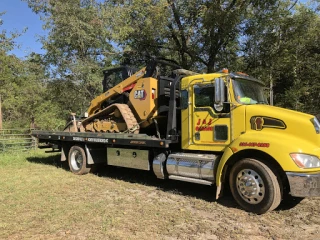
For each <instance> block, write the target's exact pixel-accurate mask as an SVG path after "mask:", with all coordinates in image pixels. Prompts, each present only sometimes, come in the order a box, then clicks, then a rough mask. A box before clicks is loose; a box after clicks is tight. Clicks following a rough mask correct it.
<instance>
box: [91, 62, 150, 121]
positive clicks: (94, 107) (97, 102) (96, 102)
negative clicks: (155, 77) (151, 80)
mask: <svg viewBox="0 0 320 240" xmlns="http://www.w3.org/2000/svg"><path fill="white" fill-rule="evenodd" d="M145 74H146V67H144V68H142V69H140V70H139V71H138V72H136V73H135V74H133V75H132V76H130V77H128V78H127V79H125V80H124V81H122V82H120V83H119V84H117V85H116V86H114V87H113V88H111V89H109V90H107V91H106V92H104V93H102V94H101V95H99V96H98V97H96V98H95V99H93V100H92V101H91V104H90V107H89V109H88V115H89V117H90V116H92V115H93V114H95V113H97V112H99V110H101V104H102V103H103V102H104V101H106V100H108V99H110V98H112V97H113V96H116V95H118V94H121V93H123V92H124V91H125V90H126V88H127V87H130V86H131V85H133V84H135V83H136V82H137V81H138V80H139V79H140V78H143V77H144V75H145Z"/></svg>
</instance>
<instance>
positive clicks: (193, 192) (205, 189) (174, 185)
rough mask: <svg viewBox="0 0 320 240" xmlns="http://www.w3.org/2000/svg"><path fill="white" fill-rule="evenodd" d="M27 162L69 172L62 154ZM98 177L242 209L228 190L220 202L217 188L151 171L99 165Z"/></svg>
mask: <svg viewBox="0 0 320 240" xmlns="http://www.w3.org/2000/svg"><path fill="white" fill-rule="evenodd" d="M27 161H29V162H31V163H36V164H45V165H51V166H55V167H57V168H62V169H64V170H66V171H70V170H69V166H68V163H67V162H61V161H60V154H55V155H50V156H48V157H29V158H27ZM94 174H95V175H96V176H99V177H102V178H112V179H117V180H123V181H126V182H130V183H138V184H142V185H146V186H152V187H157V188H158V189H160V190H161V191H164V192H172V193H174V194H179V195H183V196H190V197H194V198H199V199H202V200H205V201H207V202H215V201H217V202H218V203H219V204H221V205H223V206H225V207H228V208H240V207H239V206H238V205H237V203H236V202H235V201H234V199H233V197H232V196H231V193H230V190H229V189H228V188H226V190H225V191H224V195H223V197H222V198H220V199H219V200H216V199H215V196H216V187H215V186H205V185H200V184H195V183H188V182H181V181H175V180H161V179H158V178H156V177H155V175H154V174H153V173H152V172H151V171H142V170H136V169H130V168H121V167H114V166H107V165H99V166H98V169H97V171H96V173H94ZM302 199H303V198H293V197H288V198H287V199H285V200H283V201H282V202H281V204H280V206H279V207H278V208H277V209H276V210H289V209H291V208H294V207H295V206H296V205H298V204H299V203H300V202H301V200H302Z"/></svg>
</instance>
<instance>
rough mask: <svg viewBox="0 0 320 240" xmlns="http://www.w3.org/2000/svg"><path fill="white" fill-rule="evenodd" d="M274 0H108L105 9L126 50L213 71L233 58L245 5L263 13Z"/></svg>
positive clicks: (244, 13)
mask: <svg viewBox="0 0 320 240" xmlns="http://www.w3.org/2000/svg"><path fill="white" fill-rule="evenodd" d="M276 2H277V1H275V0H269V1H263V2H261V1H250V0H245V1H205V0H191V1H178V0H177V1H170V0H168V1H167V0H158V1H148V0H136V1H107V2H106V3H105V14H106V15H108V16H109V22H110V24H111V27H110V30H111V32H112V34H113V35H112V37H113V39H115V40H116V42H118V43H119V46H120V47H121V48H122V49H123V50H124V51H126V50H128V51H131V52H133V53H136V54H138V55H143V54H145V55H147V54H150V55H156V56H159V55H160V56H171V57H172V58H175V59H176V60H177V61H178V62H179V63H180V64H181V65H182V66H183V67H185V68H194V69H200V70H202V69H206V70H207V71H208V72H212V71H213V70H214V69H219V68H221V67H222V66H221V64H225V63H226V62H229V63H231V62H232V61H233V60H235V59H236V57H237V56H236V53H237V50H238V48H237V43H238V41H239V36H240V34H242V33H243V31H244V29H243V25H244V23H245V21H246V17H247V14H248V9H254V10H255V11H256V12H257V13H258V14H260V15H263V14H265V13H266V12H267V11H268V9H269V8H270V7H271V6H273V5H274V4H275V3H276ZM110 9H111V10H110ZM111 19H112V21H111ZM227 53H228V57H229V59H225V57H226V55H227ZM231 58H232V59H231Z"/></svg>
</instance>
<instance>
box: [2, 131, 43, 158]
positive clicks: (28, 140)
mask: <svg viewBox="0 0 320 240" xmlns="http://www.w3.org/2000/svg"><path fill="white" fill-rule="evenodd" d="M36 148H37V139H36V138H34V137H33V136H31V129H1V130H0V153H1V152H9V151H28V150H30V149H36Z"/></svg>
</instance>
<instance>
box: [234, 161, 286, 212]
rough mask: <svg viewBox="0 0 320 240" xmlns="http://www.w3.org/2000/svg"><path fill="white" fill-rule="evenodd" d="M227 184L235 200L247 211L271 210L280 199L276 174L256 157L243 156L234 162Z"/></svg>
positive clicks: (276, 205)
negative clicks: (243, 157)
mask: <svg viewBox="0 0 320 240" xmlns="http://www.w3.org/2000/svg"><path fill="white" fill-rule="evenodd" d="M229 184H230V190H231V193H232V195H233V197H234V199H235V200H236V202H237V203H238V204H239V205H240V206H241V207H242V208H243V209H245V210H246V211H248V212H253V213H257V214H263V213H266V212H268V211H272V210H274V209H275V208H277V207H278V206H279V204H280V202H281V199H282V194H281V188H280V184H279V181H278V179H277V176H276V174H275V173H274V172H273V171H272V170H271V169H270V168H269V167H268V166H267V165H266V164H264V163H262V162H260V161H258V160H256V159H249V158H245V159H242V160H240V161H239V162H237V163H235V165H234V166H233V167H232V169H231V172H230V176H229Z"/></svg>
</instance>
